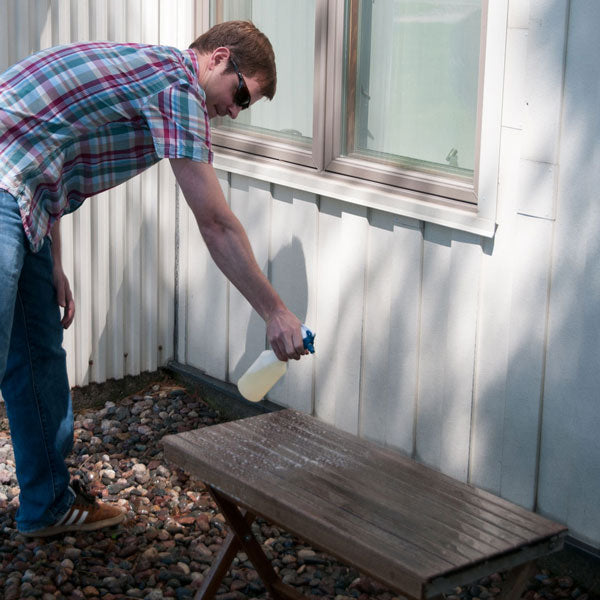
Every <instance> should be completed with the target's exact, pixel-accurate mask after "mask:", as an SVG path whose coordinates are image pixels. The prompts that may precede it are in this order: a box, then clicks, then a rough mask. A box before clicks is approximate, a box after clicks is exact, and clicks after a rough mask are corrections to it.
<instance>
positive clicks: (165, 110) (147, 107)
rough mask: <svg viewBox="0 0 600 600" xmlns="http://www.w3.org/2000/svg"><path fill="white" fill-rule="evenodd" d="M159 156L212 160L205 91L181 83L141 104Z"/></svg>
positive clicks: (207, 161) (209, 161)
mask: <svg viewBox="0 0 600 600" xmlns="http://www.w3.org/2000/svg"><path fill="white" fill-rule="evenodd" d="M141 112H142V116H143V117H144V119H145V120H146V122H147V124H148V127H149V129H150V133H151V135H152V139H153V141H154V148H155V150H156V153H157V154H158V156H160V158H190V159H192V160H195V161H198V162H204V163H212V161H213V152H212V147H211V141H210V125H209V119H208V112H207V110H206V102H205V97H204V93H203V91H202V90H201V89H198V88H195V87H194V86H192V85H190V84H189V83H187V82H180V83H177V84H174V85H171V86H169V87H168V88H165V89H164V90H161V91H160V92H158V93H156V94H154V95H153V96H150V97H149V98H147V99H146V102H145V103H144V105H143V107H142V111H141Z"/></svg>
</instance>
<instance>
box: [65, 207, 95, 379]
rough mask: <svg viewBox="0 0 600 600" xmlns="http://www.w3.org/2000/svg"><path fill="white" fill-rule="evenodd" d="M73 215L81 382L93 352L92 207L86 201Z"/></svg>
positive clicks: (87, 375)
mask: <svg viewBox="0 0 600 600" xmlns="http://www.w3.org/2000/svg"><path fill="white" fill-rule="evenodd" d="M67 218H71V219H73V233H74V235H73V249H74V250H76V252H77V260H76V261H75V263H74V264H75V270H74V277H73V281H72V284H73V287H74V293H73V295H74V298H75V306H76V307H77V313H76V319H75V321H74V322H73V327H74V329H75V349H74V350H75V369H76V371H75V372H76V374H75V380H76V381H77V382H78V383H79V384H80V385H86V384H87V383H89V382H90V368H89V367H90V360H91V359H92V355H93V346H92V339H93V337H92V336H93V330H92V321H93V312H92V311H93V310H94V308H95V307H94V306H93V305H92V289H91V288H92V274H91V269H90V264H91V259H92V246H91V238H92V223H91V207H90V203H89V202H85V203H84V204H83V205H82V206H81V208H79V209H78V210H77V211H76V212H75V213H73V215H71V216H70V217H67Z"/></svg>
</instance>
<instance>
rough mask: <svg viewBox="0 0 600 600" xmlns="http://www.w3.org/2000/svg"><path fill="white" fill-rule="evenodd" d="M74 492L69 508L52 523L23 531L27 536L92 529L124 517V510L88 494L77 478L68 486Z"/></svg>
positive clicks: (110, 523) (115, 522)
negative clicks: (73, 498)
mask: <svg viewBox="0 0 600 600" xmlns="http://www.w3.org/2000/svg"><path fill="white" fill-rule="evenodd" d="M69 487H70V488H71V490H72V491H73V493H74V494H75V501H74V502H73V504H72V506H71V508H69V510H68V511H67V512H66V513H65V514H64V515H63V516H62V517H61V518H60V519H59V520H58V521H57V522H56V523H55V524H54V525H50V527H45V528H44V529H37V530H36V531H23V532H21V533H22V535H25V536H27V537H47V536H51V535H56V534H58V533H64V532H65V531H93V530H95V529H102V528H103V527H109V526H110V525H116V524H117V523H120V522H121V521H122V520H123V519H124V518H125V511H124V510H122V509H121V508H119V507H117V506H111V505H109V504H104V503H103V502H100V501H99V500H97V499H96V498H95V496H93V495H92V494H90V493H89V492H88V491H87V490H86V489H85V487H84V485H83V484H82V483H81V481H80V480H79V479H74V480H73V481H72V482H71V485H70V486H69Z"/></svg>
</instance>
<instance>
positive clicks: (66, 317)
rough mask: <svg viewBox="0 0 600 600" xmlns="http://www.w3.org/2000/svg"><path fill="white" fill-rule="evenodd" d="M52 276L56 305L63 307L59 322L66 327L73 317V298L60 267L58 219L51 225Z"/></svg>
mask: <svg viewBox="0 0 600 600" xmlns="http://www.w3.org/2000/svg"><path fill="white" fill-rule="evenodd" d="M51 235H52V263H53V266H52V278H53V280H54V289H55V290H56V301H57V302H58V305H59V306H60V307H62V308H64V311H63V318H62V319H61V321H60V324H61V325H62V326H63V329H67V328H68V327H69V325H71V323H72V322H73V317H75V300H73V293H72V292H71V286H70V285H69V280H68V279H67V276H66V275H65V272H64V271H63V268H62V257H61V239H60V221H56V222H55V223H54V225H53V226H52V230H51Z"/></svg>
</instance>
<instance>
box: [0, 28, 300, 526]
mask: <svg viewBox="0 0 600 600" xmlns="http://www.w3.org/2000/svg"><path fill="white" fill-rule="evenodd" d="M275 87H276V72H275V59H274V55H273V50H272V48H271V44H270V43H269V41H268V39H267V38H266V37H265V36H264V35H263V34H262V33H261V32H260V31H258V29H256V27H254V25H252V24H251V23H248V22H239V21H232V22H229V23H224V24H221V25H217V26H215V27H213V28H212V29H210V30H209V31H208V32H206V33H205V34H204V35H202V36H200V38H198V39H197V40H196V41H195V42H194V43H193V44H192V45H191V46H190V48H189V49H187V50H185V51H179V50H176V49H174V48H170V47H164V46H143V45H136V44H113V43H106V42H97V43H94V42H92V43H84V44H72V45H67V46H62V47H58V48H52V49H49V50H44V51H41V52H38V53H36V54H35V55H33V56H31V57H29V58H27V59H25V60H23V61H21V62H20V63H18V64H16V65H14V66H13V67H11V68H10V69H9V70H8V71H6V72H5V73H4V74H2V75H1V76H0V156H1V160H0V274H1V275H0V276H1V277H2V286H1V288H0V380H1V381H2V394H3V396H4V399H5V402H6V408H7V413H8V417H9V422H10V428H11V437H12V441H13V447H14V451H15V461H16V467H17V478H18V481H19V486H20V506H19V510H18V512H17V526H18V528H19V531H20V532H22V533H23V534H25V535H29V536H46V535H54V534H56V533H61V532H63V531H70V530H93V529H98V528H100V527H105V526H108V525H113V524H115V523H118V522H120V521H121V520H122V519H123V517H124V514H123V512H122V511H121V510H120V509H119V508H117V507H114V506H110V505H108V504H102V503H100V502H99V501H97V500H96V499H95V498H93V497H92V496H90V495H89V494H88V493H87V492H86V490H85V489H84V488H83V486H82V485H81V483H80V482H77V481H74V482H73V483H70V478H69V473H68V470H67V467H66V465H65V461H64V458H65V456H66V455H67V454H68V453H69V452H70V450H71V447H72V443H73V413H72V408H71V398H70V393H69V385H68V380H67V373H66V362H65V353H64V351H63V349H62V328H66V327H68V326H69V325H70V324H71V322H72V320H73V316H74V311H75V306H74V302H73V296H72V293H71V290H70V287H69V282H68V281H67V278H66V277H65V275H64V273H63V270H62V266H61V258H60V229H59V221H60V218H61V217H62V216H63V215H64V214H67V213H69V212H72V211H73V210H75V209H76V208H78V207H79V206H80V205H81V203H82V202H83V201H84V200H85V199H86V198H87V197H89V196H92V195H94V194H97V193H99V192H101V191H103V190H105V189H109V188H111V187H113V186H115V185H117V184H119V183H121V182H123V181H126V180H127V179H129V178H130V177H133V176H134V175H135V174H137V173H139V172H141V171H143V170H144V169H146V168H148V167H149V166H151V165H152V164H154V163H156V162H157V161H158V160H160V159H161V158H169V159H170V161H171V165H172V168H173V171H174V173H175V176H176V178H177V181H178V183H179V185H180V186H181V189H182V191H183V193H184V196H185V198H186V200H187V202H188V204H189V206H190V208H191V209H192V211H193V213H194V216H195V218H196V221H197V223H198V227H199V229H200V232H201V233H202V236H203V238H204V240H205V242H206V244H207V246H208V248H209V250H210V253H211V256H212V257H213V259H214V260H215V262H216V263H217V265H218V266H219V267H220V269H221V270H222V271H223V272H224V273H225V275H226V276H227V277H228V278H229V279H230V280H231V281H232V283H233V284H234V285H235V286H236V287H237V288H238V289H239V290H240V291H241V292H242V294H244V296H245V297H246V298H247V299H248V301H249V302H250V303H251V304H252V306H253V307H254V308H255V309H256V311H257V312H258V313H259V314H260V315H261V317H262V318H263V319H264V320H265V323H266V326H267V335H268V339H269V341H270V343H271V346H272V348H273V350H274V351H275V353H276V355H277V356H278V358H279V359H280V360H288V359H289V358H293V359H299V358H300V356H301V355H302V354H305V353H306V351H305V350H304V349H303V344H302V335H301V331H300V322H299V320H298V319H297V318H296V317H295V316H294V315H293V314H292V313H291V312H290V311H289V310H288V309H287V308H286V306H285V305H284V304H283V302H282V301H281V299H280V297H279V296H278V295H277V293H276V292H275V291H274V290H273V288H272V287H271V285H270V284H269V282H268V280H267V279H266V278H265V276H264V275H263V273H262V271H261V270H260V268H259V266H258V265H257V263H256V260H255V259H254V256H253V253H252V250H251V248H250V244H249V242H248V238H247V236H246V234H245V232H244V230H243V228H242V226H241V224H240V223H239V221H238V220H237V218H236V217H235V216H234V215H233V213H232V212H231V210H230V209H229V207H228V206H227V203H226V201H225V199H224V197H223V194H222V192H221V188H220V186H219V184H218V180H217V178H216V175H215V172H214V170H213V167H212V165H211V162H212V150H211V145H210V128H209V119H211V118H213V117H215V116H217V115H219V116H224V115H229V116H230V117H231V118H236V117H237V115H238V114H239V112H240V111H241V110H243V109H245V108H248V106H250V105H251V104H253V103H254V102H256V101H257V100H258V99H260V98H261V97H263V96H266V97H268V98H269V99H270V98H272V97H273V94H274V93H275ZM59 306H62V307H63V308H64V313H63V315H62V319H61V312H60V308H59Z"/></svg>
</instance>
